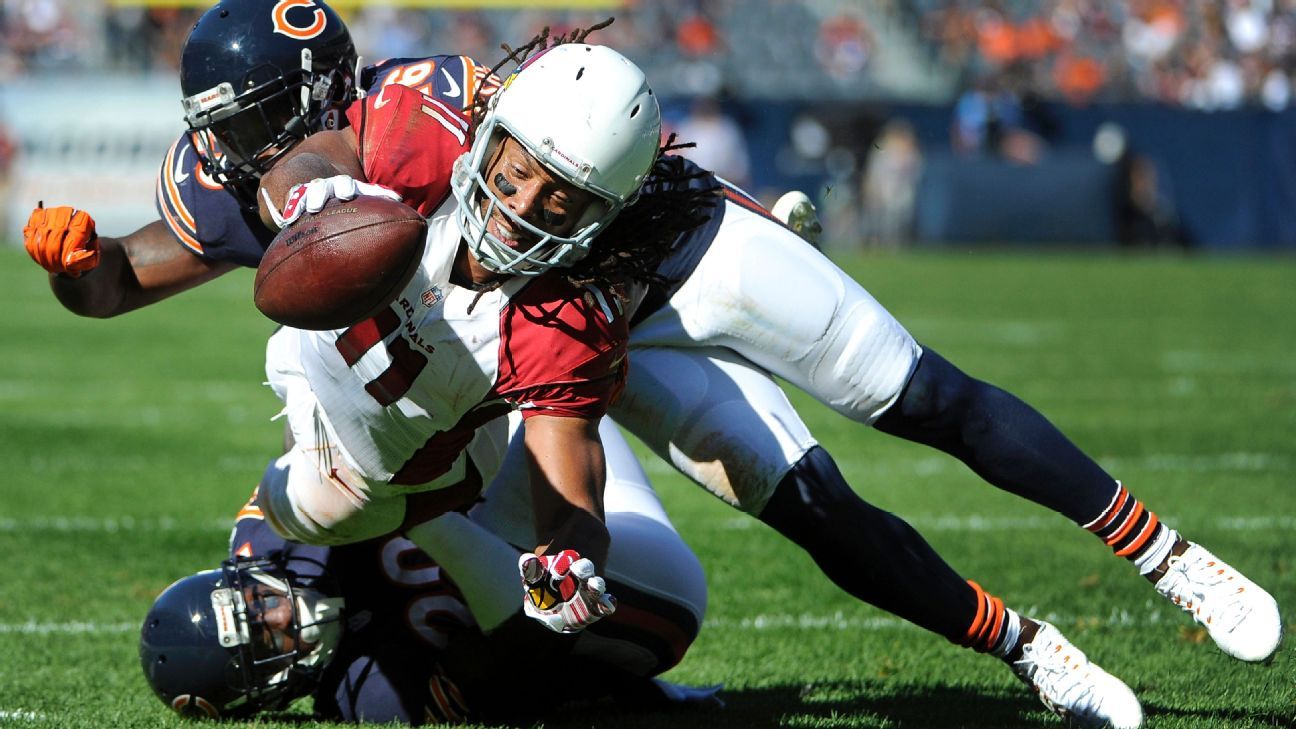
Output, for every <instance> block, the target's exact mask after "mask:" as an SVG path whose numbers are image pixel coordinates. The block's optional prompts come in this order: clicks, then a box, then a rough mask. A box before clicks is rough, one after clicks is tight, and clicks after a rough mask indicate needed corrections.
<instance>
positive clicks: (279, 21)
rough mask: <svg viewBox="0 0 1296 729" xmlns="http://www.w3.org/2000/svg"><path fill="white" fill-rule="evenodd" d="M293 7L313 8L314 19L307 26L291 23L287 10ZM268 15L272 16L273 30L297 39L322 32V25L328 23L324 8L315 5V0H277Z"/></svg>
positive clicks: (306, 38) (304, 38)
mask: <svg viewBox="0 0 1296 729" xmlns="http://www.w3.org/2000/svg"><path fill="white" fill-rule="evenodd" d="M293 8H313V9H314V10H315V12H314V16H315V19H314V20H313V21H312V22H311V24H310V25H307V26H301V25H293V24H292V23H290V22H288V11H289V10H291V9H293ZM270 15H271V17H273V18H274V32H276V33H283V34H284V35H286V36H288V37H289V38H296V39H297V40H308V39H310V38H314V37H315V36H317V35H319V34H320V33H323V32H324V26H325V25H327V24H328V18H327V17H325V15H324V10H323V9H322V8H318V7H316V6H315V0H279V2H277V3H275V6H274V10H272V11H270Z"/></svg>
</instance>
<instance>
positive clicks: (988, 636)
mask: <svg viewBox="0 0 1296 729" xmlns="http://www.w3.org/2000/svg"><path fill="white" fill-rule="evenodd" d="M968 585H969V586H970V587H971V588H972V589H973V590H974V591H975V592H976V601H977V613H976V617H975V618H973V619H972V624H971V625H969V626H968V629H967V633H966V634H964V636H963V640H962V641H960V642H959V645H961V646H963V647H965V648H971V649H972V650H974V651H976V652H978V653H990V654H993V655H996V656H999V657H1000V658H1003V657H1004V656H1006V655H1007V654H1009V653H1010V652H1012V650H1013V648H1016V647H1017V640H1018V638H1019V637H1020V635H1021V620H1020V619H1019V618H1018V616H1017V613H1016V611H1014V610H1011V609H1009V608H1006V607H1004V604H1003V600H1000V599H999V598H997V597H995V596H994V595H991V594H990V593H988V592H986V591H985V590H982V589H981V586H980V585H978V584H977V583H975V582H973V581H972V580H968Z"/></svg>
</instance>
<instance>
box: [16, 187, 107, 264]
mask: <svg viewBox="0 0 1296 729" xmlns="http://www.w3.org/2000/svg"><path fill="white" fill-rule="evenodd" d="M23 247H24V248H26V249H27V255H29V256H31V257H32V260H33V261H35V262H37V263H39V264H40V266H41V268H43V269H45V270H46V271H49V272H50V273H57V274H60V275H63V276H70V277H71V278H77V277H79V276H80V275H81V274H83V273H85V272H86V271H89V270H90V269H92V268H94V267H95V266H98V265H99V235H98V234H97V233H96V232H95V222H94V218H91V217H90V214H89V213H87V212H86V211H84V210H77V209H76V208H70V207H67V206H59V207H54V208H47V207H45V206H44V204H43V203H42V204H38V205H37V206H36V209H35V210H33V211H32V213H31V216H30V217H28V218H27V225H25V226H23Z"/></svg>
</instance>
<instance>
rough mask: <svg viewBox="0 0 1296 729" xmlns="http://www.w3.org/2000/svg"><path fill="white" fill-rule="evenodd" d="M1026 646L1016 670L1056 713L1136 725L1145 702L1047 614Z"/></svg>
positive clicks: (1118, 726) (1091, 723)
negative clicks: (1086, 654)
mask: <svg viewBox="0 0 1296 729" xmlns="http://www.w3.org/2000/svg"><path fill="white" fill-rule="evenodd" d="M1036 622H1037V623H1039V632H1037V633H1036V634H1035V637H1034V638H1033V639H1032V640H1031V642H1029V643H1027V644H1026V645H1025V646H1023V647H1022V655H1021V658H1019V659H1018V660H1016V661H1014V662H1013V664H1012V669H1013V673H1016V674H1017V677H1018V678H1020V679H1021V680H1022V681H1025V682H1026V685H1028V686H1030V687H1032V688H1034V689H1035V692H1036V693H1037V694H1039V697H1040V701H1043V702H1044V705H1045V706H1047V707H1048V708H1049V710H1050V711H1052V712H1053V713H1054V714H1057V715H1058V716H1060V717H1062V719H1063V720H1066V721H1068V722H1071V723H1072V724H1073V725H1075V726H1084V727H1112V728H1113V729H1136V727H1139V726H1142V725H1143V707H1142V706H1140V705H1139V702H1138V699H1137V698H1135V696H1134V692H1133V691H1130V689H1129V687H1128V686H1126V685H1125V684H1124V683H1122V682H1121V680H1120V679H1119V678H1116V677H1115V676H1113V675H1111V674H1110V673H1107V672H1106V671H1104V670H1102V669H1101V668H1099V667H1098V666H1097V665H1095V664H1093V663H1090V662H1089V659H1088V658H1086V657H1085V654H1084V653H1082V652H1081V651H1080V649H1079V648H1076V647H1075V646H1074V645H1072V644H1071V642H1070V641H1068V640H1067V639H1066V638H1065V637H1064V636H1063V635H1062V633H1060V632H1059V631H1058V629H1057V628H1055V627H1053V626H1052V625H1051V624H1049V623H1046V622H1044V621H1042V620H1037V621H1036Z"/></svg>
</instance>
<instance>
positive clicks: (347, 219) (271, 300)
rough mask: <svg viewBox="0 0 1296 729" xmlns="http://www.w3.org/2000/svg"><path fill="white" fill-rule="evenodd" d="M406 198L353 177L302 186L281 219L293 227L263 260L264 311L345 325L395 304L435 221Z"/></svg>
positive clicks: (256, 288) (259, 294)
mask: <svg viewBox="0 0 1296 729" xmlns="http://www.w3.org/2000/svg"><path fill="white" fill-rule="evenodd" d="M371 193H373V194H371ZM399 198H400V196H399V195H397V194H396V193H394V192H392V191H391V190H387V189H385V188H381V187H379V186H377V185H369V184H367V183H361V182H357V181H356V180H353V179H351V178H349V177H344V178H341V179H339V178H329V179H327V180H314V181H312V182H310V183H307V184H304V185H298V186H296V187H294V188H293V189H292V191H290V192H289V201H288V204H287V205H286V206H285V208H284V211H283V212H282V213H281V214H280V217H279V218H278V220H283V221H287V222H286V226H287V227H285V228H283V230H281V231H279V234H278V235H277V236H275V239H274V241H273V242H271V244H270V247H269V248H267V249H266V252H265V256H264V257H263V258H262V259H261V264H260V265H259V266H258V267H257V274H256V281H255V283H254V284H253V298H254V300H255V301H256V306H257V308H258V309H260V310H261V313H263V314H265V315H266V316H268V317H270V318H271V319H273V320H275V321H277V322H279V323H280V324H286V325H288V326H291V327H297V328H299V329H315V330H325V329H344V328H346V327H349V326H351V325H353V324H356V323H359V322H362V321H364V320H365V319H368V318H370V317H372V316H374V315H376V314H378V313H379V312H380V311H382V310H383V309H385V308H386V307H388V306H390V305H391V303H392V302H393V301H395V299H396V297H397V295H399V294H400V292H401V290H402V289H404V288H405V286H406V285H407V284H408V283H409V282H410V280H411V279H412V278H413V277H414V272H415V271H417V270H418V266H419V263H420V262H421V260H422V258H423V248H424V244H425V239H426V237H427V221H426V220H424V219H423V216H422V215H419V213H418V212H417V211H416V210H414V209H413V208H411V207H409V206H407V205H405V204H403V203H401V202H400V201H399Z"/></svg>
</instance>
